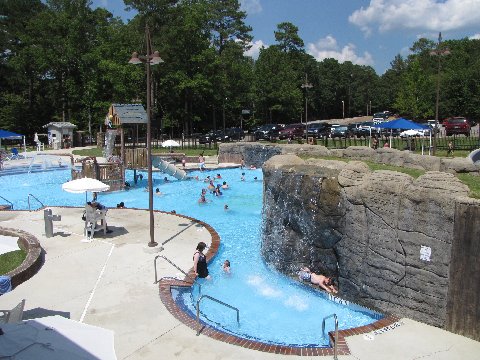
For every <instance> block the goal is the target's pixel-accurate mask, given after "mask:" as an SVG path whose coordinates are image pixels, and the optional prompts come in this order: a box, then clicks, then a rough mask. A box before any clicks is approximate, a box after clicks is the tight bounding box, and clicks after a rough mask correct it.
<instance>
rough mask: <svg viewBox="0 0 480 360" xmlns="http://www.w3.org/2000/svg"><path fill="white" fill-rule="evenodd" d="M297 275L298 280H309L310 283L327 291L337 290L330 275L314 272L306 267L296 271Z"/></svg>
mask: <svg viewBox="0 0 480 360" xmlns="http://www.w3.org/2000/svg"><path fill="white" fill-rule="evenodd" d="M298 277H299V279H300V280H303V281H310V282H311V283H312V284H314V285H318V286H320V287H321V288H322V289H324V290H325V291H327V292H329V293H333V294H336V293H337V292H338V290H337V289H336V288H335V285H334V282H333V279H332V278H331V277H327V276H324V275H320V274H315V273H314V272H312V271H311V270H310V269H309V268H308V267H302V268H301V269H300V271H299V272H298Z"/></svg>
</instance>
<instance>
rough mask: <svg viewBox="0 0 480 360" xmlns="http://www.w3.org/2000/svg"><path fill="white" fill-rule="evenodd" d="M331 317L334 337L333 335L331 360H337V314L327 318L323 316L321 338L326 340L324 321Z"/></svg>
mask: <svg viewBox="0 0 480 360" xmlns="http://www.w3.org/2000/svg"><path fill="white" fill-rule="evenodd" d="M332 317H333V318H334V319H335V335H334V339H333V359H334V360H337V343H338V318H337V314H332V315H328V316H325V317H324V318H323V321H322V337H323V338H324V339H326V336H325V320H327V319H330V318H332Z"/></svg>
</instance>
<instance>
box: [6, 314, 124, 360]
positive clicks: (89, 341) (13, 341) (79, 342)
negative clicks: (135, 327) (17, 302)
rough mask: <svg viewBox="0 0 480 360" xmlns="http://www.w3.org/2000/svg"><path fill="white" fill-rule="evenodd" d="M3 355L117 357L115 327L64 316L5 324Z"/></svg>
mask: <svg viewBox="0 0 480 360" xmlns="http://www.w3.org/2000/svg"><path fill="white" fill-rule="evenodd" d="M2 330H3V335H1V336H0V358H4V357H5V358H12V359H13V358H15V359H19V360H22V359H36V360H43V359H45V360H47V359H48V360H55V359H62V360H63V359H69V360H76V359H84V360H85V359H91V360H94V359H102V360H104V359H105V360H109V359H111V360H116V358H117V357H116V355H115V348H114V339H113V331H111V330H107V329H104V328H100V327H97V326H92V325H87V324H83V323H80V322H78V321H74V320H70V319H66V318H64V317H61V316H58V315H57V316H48V317H44V318H38V319H32V320H28V321H24V322H20V323H14V324H3V325H2Z"/></svg>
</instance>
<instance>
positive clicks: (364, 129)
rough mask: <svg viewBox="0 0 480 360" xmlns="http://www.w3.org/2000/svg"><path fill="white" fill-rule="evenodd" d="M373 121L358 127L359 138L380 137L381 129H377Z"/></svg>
mask: <svg viewBox="0 0 480 360" xmlns="http://www.w3.org/2000/svg"><path fill="white" fill-rule="evenodd" d="M375 125H376V124H374V123H373V121H365V122H363V123H361V124H360V125H359V126H358V127H357V136H364V137H368V136H370V135H373V136H377V135H380V129H378V128H377V127H375Z"/></svg>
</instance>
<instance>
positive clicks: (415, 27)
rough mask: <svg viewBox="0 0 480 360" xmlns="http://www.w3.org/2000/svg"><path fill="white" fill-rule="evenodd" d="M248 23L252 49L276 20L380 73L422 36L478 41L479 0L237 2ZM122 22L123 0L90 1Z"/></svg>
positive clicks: (322, 54)
mask: <svg viewBox="0 0 480 360" xmlns="http://www.w3.org/2000/svg"><path fill="white" fill-rule="evenodd" d="M240 3H241V5H242V10H244V11H246V13H247V18H246V23H247V24H248V25H250V26H251V27H252V32H251V34H252V35H253V42H252V47H251V49H250V50H249V52H248V53H247V55H249V56H253V57H254V58H256V57H258V52H259V49H260V48H261V47H262V46H265V47H268V46H270V45H273V44H275V35H274V32H275V30H276V29H277V25H278V24H280V23H281V22H291V23H292V24H294V25H295V26H297V27H298V29H299V31H298V33H299V35H300V37H301V38H302V39H303V41H304V43H305V51H306V52H307V53H309V54H310V55H312V56H313V57H315V58H316V59H317V60H318V61H321V60H323V59H325V58H334V59H337V60H338V61H339V62H344V61H351V62H352V63H354V64H357V65H369V66H372V67H373V68H374V69H375V71H376V72H377V74H379V75H381V74H383V73H384V72H385V71H386V70H388V69H389V68H390V62H391V61H392V60H393V59H394V58H395V56H396V55H397V54H400V55H402V56H407V55H408V54H409V48H410V47H411V46H412V45H413V43H414V42H415V41H416V40H417V39H419V38H421V37H424V38H427V39H431V40H433V41H435V42H436V41H438V34H439V32H440V31H441V32H442V38H443V40H452V39H462V38H471V39H480V0H240ZM97 6H101V7H105V8H107V9H108V10H109V11H110V12H112V13H113V15H114V16H120V17H121V18H122V19H123V20H124V21H127V20H128V19H130V18H132V17H133V16H134V14H132V13H127V12H125V11H124V8H125V6H124V4H123V1H122V0H93V7H94V8H95V7H97Z"/></svg>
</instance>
